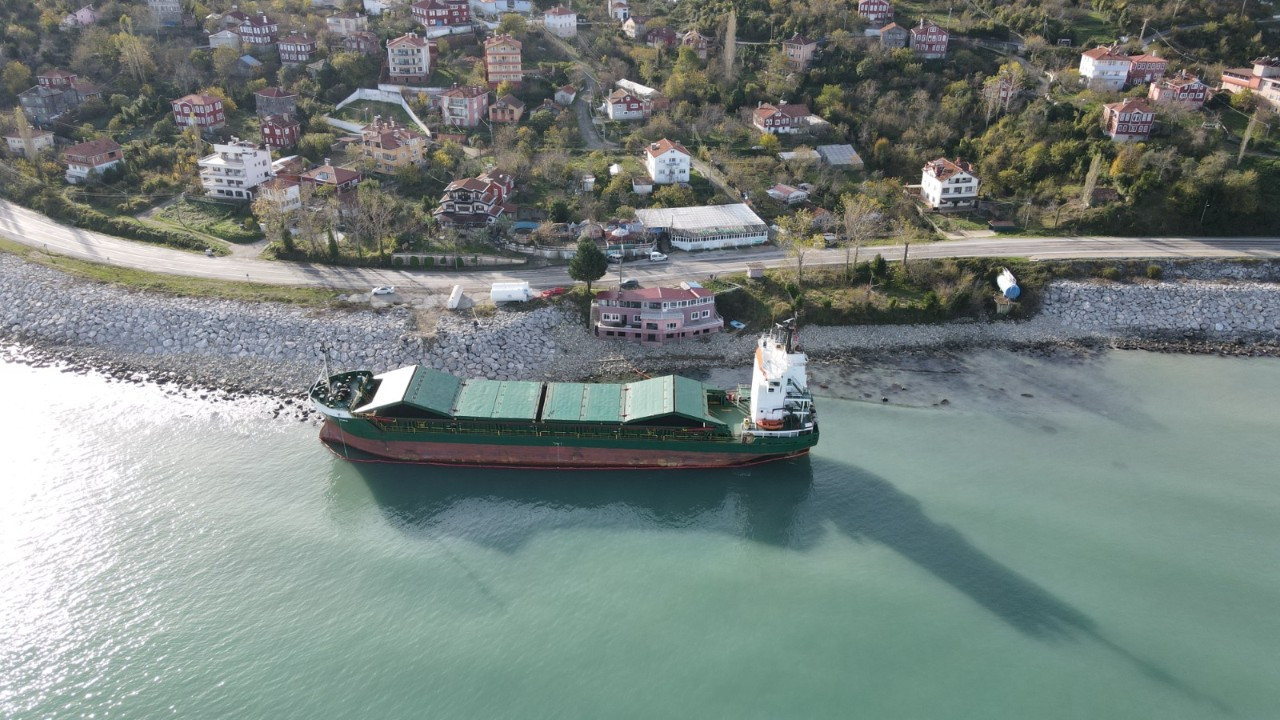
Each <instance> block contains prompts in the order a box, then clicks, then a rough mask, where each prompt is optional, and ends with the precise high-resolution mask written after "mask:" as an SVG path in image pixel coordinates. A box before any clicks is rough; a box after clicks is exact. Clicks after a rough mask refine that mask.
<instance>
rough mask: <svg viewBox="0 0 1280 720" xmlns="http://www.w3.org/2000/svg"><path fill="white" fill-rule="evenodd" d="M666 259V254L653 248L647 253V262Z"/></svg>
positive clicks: (664, 260)
mask: <svg viewBox="0 0 1280 720" xmlns="http://www.w3.org/2000/svg"><path fill="white" fill-rule="evenodd" d="M666 261H667V256H666V255H663V254H662V253H660V252H658V251H657V250H654V251H653V252H651V253H649V262H666Z"/></svg>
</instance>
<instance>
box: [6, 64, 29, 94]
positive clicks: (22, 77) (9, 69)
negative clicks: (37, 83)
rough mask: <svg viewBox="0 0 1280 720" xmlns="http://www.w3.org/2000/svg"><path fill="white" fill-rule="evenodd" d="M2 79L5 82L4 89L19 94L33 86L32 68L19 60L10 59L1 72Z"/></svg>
mask: <svg viewBox="0 0 1280 720" xmlns="http://www.w3.org/2000/svg"><path fill="white" fill-rule="evenodd" d="M0 81H3V82H4V89H5V90H8V91H9V94H10V95H17V94H18V93H20V92H22V91H23V90H26V89H27V88H28V87H30V86H31V68H29V67H27V66H26V65H23V64H22V63H20V62H18V61H17V60H10V61H9V62H7V63H5V66H4V70H3V71H2V72H0Z"/></svg>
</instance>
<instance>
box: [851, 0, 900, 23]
mask: <svg viewBox="0 0 1280 720" xmlns="http://www.w3.org/2000/svg"><path fill="white" fill-rule="evenodd" d="M858 14H859V15H861V16H862V17H864V18H866V19H867V23H868V24H869V25H871V27H882V26H884V24H885V23H887V22H889V21H890V20H893V5H892V4H890V3H889V0H858Z"/></svg>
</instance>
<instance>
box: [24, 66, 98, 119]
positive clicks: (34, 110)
mask: <svg viewBox="0 0 1280 720" xmlns="http://www.w3.org/2000/svg"><path fill="white" fill-rule="evenodd" d="M101 97H102V93H101V92H100V91H99V90H98V87H97V86H96V85H94V84H93V83H91V82H87V81H85V80H81V79H80V77H79V76H78V75H76V74H75V73H72V72H67V71H66V70H61V69H57V68H55V69H53V70H46V71H45V72H42V73H40V74H38V75H37V76H36V86H35V87H33V88H30V89H28V90H24V91H22V92H21V93H18V104H19V105H21V106H22V110H23V112H24V113H25V114H26V115H27V117H28V118H30V119H31V120H32V121H33V122H36V123H39V124H44V123H48V122H50V121H52V120H54V119H55V118H58V117H61V116H62V115H63V114H65V113H67V112H69V111H71V110H74V109H76V108H78V107H80V106H81V105H83V104H84V103H85V102H86V101H88V100H93V99H97V98H101Z"/></svg>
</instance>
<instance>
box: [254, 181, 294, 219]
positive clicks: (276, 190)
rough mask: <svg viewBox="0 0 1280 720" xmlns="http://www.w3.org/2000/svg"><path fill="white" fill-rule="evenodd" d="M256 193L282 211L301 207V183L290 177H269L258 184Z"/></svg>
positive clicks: (290, 210)
mask: <svg viewBox="0 0 1280 720" xmlns="http://www.w3.org/2000/svg"><path fill="white" fill-rule="evenodd" d="M258 195H259V196H260V197H261V198H262V199H264V200H266V201H267V202H270V203H272V204H273V205H275V206H276V207H278V208H279V209H280V210H282V211H284V212H292V211H294V210H300V209H302V193H301V183H299V182H298V181H297V180H295V179H294V178H291V177H288V178H285V177H277V178H271V179H270V180H268V181H266V182H264V183H262V184H261V185H259V186H258Z"/></svg>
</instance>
